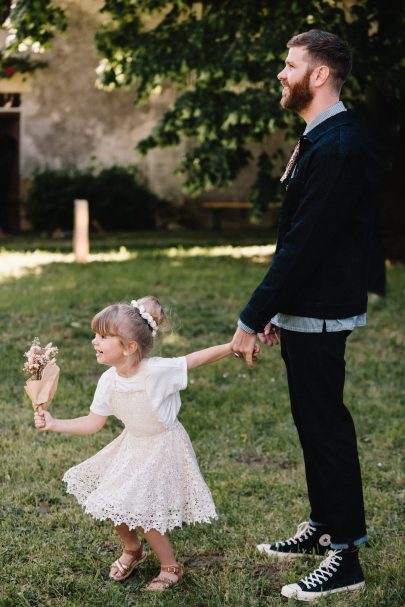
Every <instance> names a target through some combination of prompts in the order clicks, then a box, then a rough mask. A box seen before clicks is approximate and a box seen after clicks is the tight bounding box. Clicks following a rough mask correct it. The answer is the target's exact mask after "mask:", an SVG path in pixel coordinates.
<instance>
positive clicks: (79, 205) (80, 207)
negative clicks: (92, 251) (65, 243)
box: [73, 200, 89, 263]
mask: <svg viewBox="0 0 405 607" xmlns="http://www.w3.org/2000/svg"><path fill="white" fill-rule="evenodd" d="M73 252H74V255H75V260H76V261H77V262H78V263H86V262H87V257H88V255H89V203H88V202H87V200H75V208H74V227H73Z"/></svg>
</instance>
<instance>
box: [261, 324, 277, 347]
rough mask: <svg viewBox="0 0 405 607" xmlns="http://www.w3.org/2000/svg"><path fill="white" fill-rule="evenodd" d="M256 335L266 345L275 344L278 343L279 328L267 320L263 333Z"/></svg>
mask: <svg viewBox="0 0 405 607" xmlns="http://www.w3.org/2000/svg"><path fill="white" fill-rule="evenodd" d="M257 336H258V338H259V339H260V341H261V342H262V343H263V344H266V346H270V347H271V346H277V345H278V344H279V343H280V328H279V327H276V325H272V324H271V322H269V323H268V324H267V325H266V326H265V327H264V330H263V333H258V334H257Z"/></svg>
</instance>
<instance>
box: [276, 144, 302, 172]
mask: <svg viewBox="0 0 405 607" xmlns="http://www.w3.org/2000/svg"><path fill="white" fill-rule="evenodd" d="M300 143H301V142H300V141H299V140H298V143H297V145H296V146H295V148H294V151H293V153H292V154H291V158H290V160H289V161H288V162H287V166H286V167H285V171H284V173H283V174H282V176H281V178H280V181H281V183H284V181H285V180H286V179H287V178H288V177H289V175H290V173H291V171H292V170H293V168H294V165H295V163H296V160H297V156H298V154H299V152H300Z"/></svg>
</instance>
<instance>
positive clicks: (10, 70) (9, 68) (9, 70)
mask: <svg viewBox="0 0 405 607" xmlns="http://www.w3.org/2000/svg"><path fill="white" fill-rule="evenodd" d="M6 72H7V74H9V75H10V76H11V74H14V68H13V67H11V66H8V67H6Z"/></svg>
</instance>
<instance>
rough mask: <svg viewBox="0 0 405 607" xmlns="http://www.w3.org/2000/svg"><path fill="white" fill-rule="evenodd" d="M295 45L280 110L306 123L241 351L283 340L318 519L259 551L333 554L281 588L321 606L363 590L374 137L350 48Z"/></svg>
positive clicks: (314, 41) (323, 42) (237, 341)
mask: <svg viewBox="0 0 405 607" xmlns="http://www.w3.org/2000/svg"><path fill="white" fill-rule="evenodd" d="M287 47H288V48H289V52H288V56H287V59H286V61H285V67H284V69H283V70H282V71H281V72H280V73H279V74H278V79H279V80H280V83H281V85H282V97H281V105H282V107H283V108H285V109H287V110H292V111H294V112H297V113H298V114H299V115H300V116H301V117H302V118H303V119H304V121H305V122H306V125H307V126H306V128H305V131H304V133H303V135H302V136H301V137H300V140H299V143H298V144H297V146H296V148H295V150H294V153H293V156H292V157H291V159H290V162H289V163H288V165H287V168H286V171H285V173H284V175H283V177H282V179H281V180H282V181H283V182H285V184H286V193H285V198H284V202H283V206H282V209H281V212H280V219H279V230H278V240H277V248H276V252H275V255H274V258H273V261H272V264H271V266H270V268H269V270H268V272H267V274H266V275H265V277H264V278H263V281H262V282H261V284H259V286H258V287H257V288H256V290H255V291H254V292H253V294H252V295H251V297H250V299H249V301H248V303H247V304H246V306H245V307H244V309H243V310H242V312H241V314H240V318H239V321H238V328H237V330H236V332H235V335H234V337H233V341H232V348H233V351H234V353H235V355H236V356H243V357H244V358H245V360H246V362H247V363H248V365H249V366H251V365H252V360H253V358H254V357H255V342H256V337H257V336H258V337H259V339H260V341H262V342H263V343H265V344H267V345H269V346H272V345H275V344H277V343H279V342H280V343H281V355H282V357H283V360H284V362H285V365H286V369H287V379H288V387H289V393H290V401H291V410H292V415H293V418H294V422H295V425H296V427H297V430H298V435H299V439H300V442H301V446H302V450H303V455H304V462H305V472H306V480H307V487H308V497H309V503H310V512H309V516H308V520H307V521H305V522H304V523H301V524H300V525H299V526H298V530H297V532H296V534H295V535H294V536H293V537H291V538H289V539H286V540H283V541H277V542H274V543H270V544H261V545H259V546H258V548H259V550H260V551H261V552H263V553H266V554H267V555H269V556H272V557H275V558H284V559H286V558H292V557H299V556H301V555H308V554H313V555H318V556H323V555H326V553H327V555H326V558H325V559H324V560H323V561H322V563H321V564H320V566H319V567H317V568H316V569H315V570H314V571H312V572H311V573H310V574H309V575H307V576H306V577H305V578H303V579H302V580H299V581H297V582H296V583H292V584H288V585H286V586H283V588H282V590H281V593H282V595H284V596H286V597H293V598H295V599H297V600H303V601H311V600H316V599H318V598H319V597H321V596H325V595H328V594H331V593H335V592H341V591H346V590H348V591H350V590H357V589H360V588H362V587H363V586H364V576H363V573H362V569H361V566H360V563H359V558H358V549H359V546H360V545H361V544H363V543H365V542H366V541H367V535H366V526H365V518H364V506H363V492H362V482H361V474H360V465H359V458H358V453H357V444H356V434H355V429H354V424H353V420H352V417H351V415H350V413H349V411H348V409H347V408H346V407H345V405H344V403H343V389H344V382H345V345H346V339H347V337H348V336H349V335H350V333H351V331H353V330H354V329H356V328H357V327H361V326H364V325H365V324H366V309H367V257H368V248H369V241H370V234H371V228H372V221H373V214H374V213H373V205H372V202H371V201H372V199H373V196H372V193H373V189H374V185H375V184H373V183H372V175H373V173H375V167H374V160H373V155H372V154H371V153H370V152H371V149H372V147H371V145H370V143H369V140H368V136H367V135H366V131H365V130H364V128H363V126H362V125H361V123H360V122H359V121H358V120H357V118H356V117H355V115H354V114H353V113H352V112H350V111H346V108H345V106H344V105H343V103H342V102H341V101H340V100H339V99H340V90H341V87H342V85H343V83H344V82H345V80H346V78H347V77H348V75H349V73H350V70H351V53H350V50H349V48H348V46H347V45H346V43H345V42H344V41H342V40H341V39H340V38H338V37H337V36H335V35H333V34H330V33H327V32H323V31H320V30H311V31H309V32H304V33H302V34H299V35H297V36H294V37H293V38H292V39H291V40H290V41H289V42H288V44H287Z"/></svg>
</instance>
